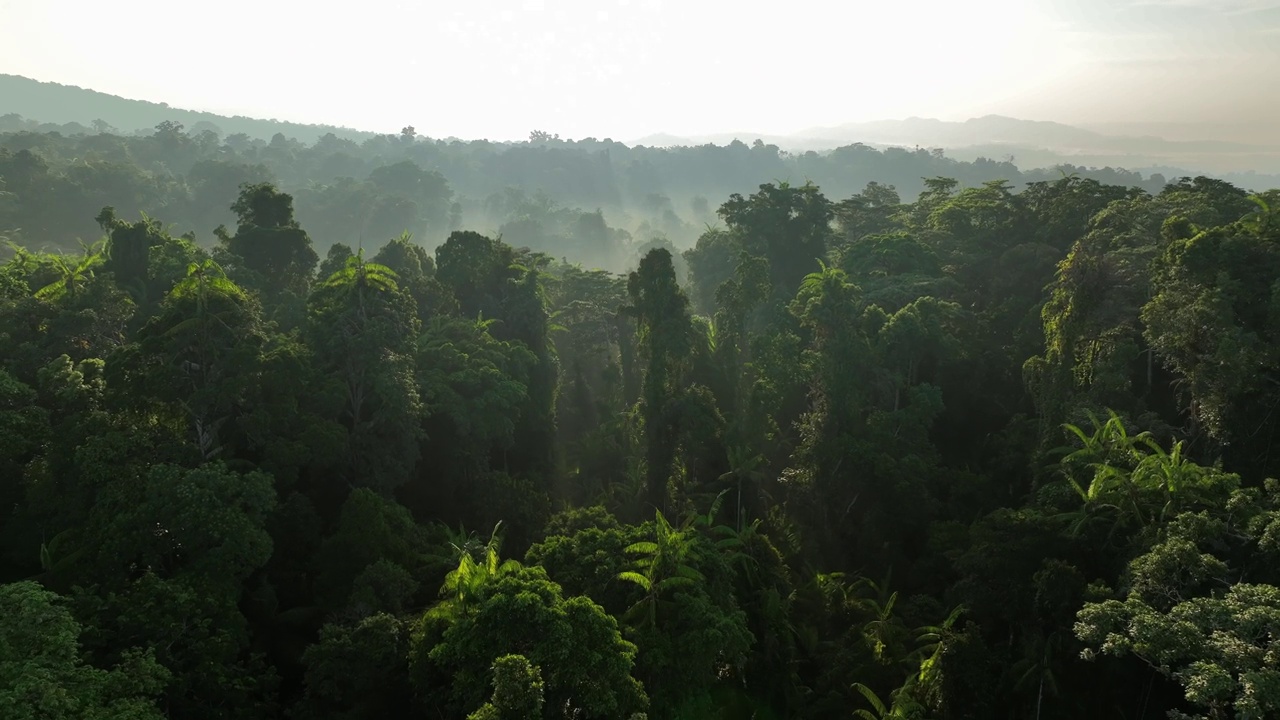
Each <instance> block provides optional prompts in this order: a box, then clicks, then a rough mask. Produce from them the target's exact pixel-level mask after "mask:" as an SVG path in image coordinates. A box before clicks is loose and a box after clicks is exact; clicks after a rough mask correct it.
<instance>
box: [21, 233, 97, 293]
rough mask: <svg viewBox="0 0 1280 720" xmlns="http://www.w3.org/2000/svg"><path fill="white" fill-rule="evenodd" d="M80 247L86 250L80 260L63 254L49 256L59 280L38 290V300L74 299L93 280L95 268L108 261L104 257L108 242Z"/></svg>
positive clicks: (82, 244)
mask: <svg viewBox="0 0 1280 720" xmlns="http://www.w3.org/2000/svg"><path fill="white" fill-rule="evenodd" d="M80 245H81V247H82V248H83V249H84V254H83V255H81V256H80V257H79V258H72V259H71V260H68V258H67V256H66V255H64V254H62V253H59V254H57V255H50V256H49V257H50V259H51V260H52V264H53V269H54V270H55V271H56V272H57V273H58V279H57V280H54V281H53V282H51V283H49V284H48V285H45V286H44V287H42V288H40V289H39V290H37V291H36V293H35V296H36V297H37V298H39V299H41V300H57V299H59V298H61V297H64V296H65V297H69V298H72V299H74V298H75V296H76V293H77V292H79V291H80V289H81V288H82V287H84V285H85V284H86V283H87V282H88V281H89V280H90V279H91V278H93V268H95V267H97V266H98V265H101V264H102V263H103V262H104V261H105V259H106V258H105V257H104V250H105V248H106V242H105V240H100V241H98V242H97V243H95V244H94V245H92V246H86V245H85V244H84V243H81V244H80Z"/></svg>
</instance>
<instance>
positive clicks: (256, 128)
mask: <svg viewBox="0 0 1280 720" xmlns="http://www.w3.org/2000/svg"><path fill="white" fill-rule="evenodd" d="M19 116H20V118H22V119H23V120H27V121H30V122H32V123H34V124H35V125H36V126H39V127H40V128H41V130H45V131H47V130H51V129H62V130H64V131H68V128H66V127H49V126H68V125H70V126H71V127H70V129H69V131H71V132H80V131H83V132H93V131H94V129H93V128H94V122H95V121H101V122H104V123H106V124H107V125H109V126H110V127H112V128H115V129H116V130H117V131H120V132H124V133H126V134H128V133H134V132H150V130H151V129H152V128H154V127H155V126H156V125H159V124H160V123H162V122H165V121H176V122H180V123H182V124H184V125H185V126H186V127H187V129H188V131H196V132H198V131H199V130H200V129H201V128H205V129H210V128H211V127H212V128H216V129H217V130H218V132H219V133H220V134H222V135H223V136H227V135H232V134H236V133H244V134H246V135H249V136H250V137H255V138H261V139H264V140H269V139H271V137H273V136H274V135H275V134H277V133H280V134H283V135H284V136H286V137H291V138H297V139H298V140H301V141H304V142H308V143H310V142H314V141H315V140H316V139H318V138H319V137H321V136H323V135H325V134H328V133H333V134H334V135H336V136H338V137H340V138H345V139H350V140H354V141H357V142H360V141H363V140H367V139H369V138H371V137H375V136H377V135H379V134H385V133H377V132H372V131H367V130H357V129H353V128H347V127H338V126H332V125H323V124H306V123H296V122H287V121H280V120H266V119H261V118H249V117H244V116H234V117H229V116H225V115H218V114H216V113H212V112H205V111H198V110H186V109H181V108H173V107H170V106H169V105H167V104H166V103H156V102H150V101H146V100H133V99H128V98H123V97H119V96H116V95H110V94H107V93H103V92H98V91H96V90H90V89H86V88H80V87H76V86H72V85H62V84H59V83H52V82H41V81H38V80H33V79H31V78H26V77H22V76H19V75H6V74H0V129H3V128H6V127H7V128H8V129H10V130H12V129H20V128H21V127H22V125H23V124H22V123H20V122H18V121H17V120H18V117H19ZM42 124H43V125H42ZM28 127H29V126H28ZM79 128H83V130H80V129H79ZM1158 131H1168V132H1169V133H1170V134H1172V135H1176V136H1177V137H1179V138H1182V139H1178V140H1169V139H1165V138H1163V137H1158V136H1156V135H1153V134H1150V133H1151V132H1158ZM1115 132H1145V133H1147V134H1142V135H1126V134H1113V133H1115ZM1233 134H1238V135H1240V136H1247V137H1249V138H1251V139H1257V138H1263V139H1266V140H1268V141H1270V140H1271V138H1272V135H1271V134H1270V133H1265V132H1262V131H1260V130H1259V129H1258V128H1254V127H1253V126H1248V127H1244V126H1233V125H1231V124H1230V123H1226V122H1224V123H1220V124H1216V125H1203V124H1201V125H1197V124H1191V123H1181V124H1179V123H1154V122H1153V123H1145V124H1142V123H1113V124H1110V125H1096V126H1093V127H1091V128H1084V127H1077V126H1074V125H1067V124H1063V123H1059V122H1052V121H1042V120H1020V119H1016V118H1011V117H1005V116H1001V115H986V116H983V117H979V118H972V119H969V120H966V121H963V122H954V121H946V120H937V119H932V118H921V117H910V118H906V119H903V120H878V121H873V122H860V123H845V124H841V125H834V126H826V127H813V128H809V129H807V130H803V131H800V132H797V133H793V134H790V135H777V134H762V133H749V132H726V133H714V134H707V135H696V136H677V135H674V134H669V133H658V134H654V135H649V136H646V137H643V138H639V139H636V140H632V141H630V142H629V143H628V144H631V145H645V146H649V147H675V146H690V145H705V144H708V143H711V144H716V145H728V144H730V143H732V142H733V141H735V140H738V141H741V142H744V143H748V144H751V143H753V142H754V141H755V140H761V141H762V142H764V143H766V144H771V145H776V146H778V147H779V148H780V149H782V150H786V151H788V152H805V151H810V150H812V151H819V152H821V151H826V150H831V149H834V148H837V147H842V146H847V145H852V144H854V143H862V144H865V145H868V146H871V147H874V148H878V149H883V148H886V147H890V146H899V147H924V148H942V149H943V150H945V151H946V153H947V155H948V156H949V157H953V158H955V159H957V160H973V159H976V158H978V157H986V158H991V159H998V160H1004V159H1008V158H1016V160H1017V162H1018V164H1019V165H1020V166H1023V167H1052V166H1056V165H1062V164H1070V165H1075V166H1087V167H1123V168H1126V169H1129V170H1146V171H1148V172H1154V171H1156V170H1155V169H1156V168H1160V169H1161V170H1159V171H1160V172H1164V170H1163V169H1166V168H1187V172H1188V173H1202V172H1203V173H1209V174H1215V175H1218V176H1222V177H1223V178H1224V179H1228V180H1232V181H1239V179H1240V178H1247V177H1249V176H1251V175H1255V174H1262V175H1264V176H1268V175H1277V174H1280V140H1277V141H1276V142H1268V143H1257V142H1233V141H1230V140H1223V139H1222V138H1223V137H1226V136H1234V135H1233ZM446 139H451V138H446Z"/></svg>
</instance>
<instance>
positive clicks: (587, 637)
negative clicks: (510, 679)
mask: <svg viewBox="0 0 1280 720" xmlns="http://www.w3.org/2000/svg"><path fill="white" fill-rule="evenodd" d="M474 608H475V609H474V610H473V611H472V612H470V613H467V614H465V615H463V616H461V617H458V618H457V619H455V620H453V621H451V622H448V623H447V625H445V626H444V627H443V629H442V630H441V629H439V627H438V626H437V629H435V630H431V629H427V630H426V631H425V633H424V634H423V635H422V636H421V637H420V638H419V640H418V641H417V645H416V648H415V651H414V653H415V662H416V663H419V664H420V665H419V667H420V668H421V671H426V670H428V667H426V666H424V665H422V664H424V663H425V664H429V667H430V668H432V669H434V670H435V671H436V672H439V673H442V674H443V676H444V677H452V678H453V682H452V687H451V688H450V689H449V691H448V697H447V700H446V702H447V703H448V705H449V707H451V708H454V709H455V710H456V711H457V712H459V713H462V712H466V708H478V707H480V706H481V705H482V704H483V703H484V701H485V697H486V696H487V694H488V693H487V692H486V690H487V688H488V686H489V672H490V668H491V667H492V666H493V664H494V662H495V661H496V660H498V658H501V657H504V656H506V655H511V654H519V655H522V656H524V657H525V658H526V659H527V661H528V662H529V663H530V664H532V665H536V666H538V667H540V668H542V680H543V686H544V696H545V698H546V701H545V703H544V705H543V715H542V717H550V716H551V714H552V713H556V714H559V713H562V712H566V711H567V712H570V713H575V714H580V716H581V717H584V718H616V717H628V716H629V715H631V714H632V713H634V712H637V711H641V710H643V709H644V707H645V705H646V697H645V694H644V691H643V689H642V688H641V685H640V683H639V682H637V681H636V680H635V679H634V678H633V677H632V676H631V670H632V665H633V660H634V658H635V646H634V645H632V644H631V643H629V642H627V641H626V640H623V639H622V636H621V635H620V634H619V633H618V626H617V622H616V621H615V620H614V619H613V618H612V617H610V616H609V615H607V614H605V612H604V611H603V610H602V609H601V608H600V606H599V605H596V604H595V603H594V602H592V601H591V600H589V599H588V598H585V597H573V598H567V599H566V598H564V597H563V596H562V594H561V590H560V587H559V586H558V585H556V584H555V583H553V582H551V581H550V580H549V579H547V575H546V573H545V572H544V571H543V570H542V569H541V568H519V569H515V570H512V571H511V572H507V573H503V574H500V575H498V576H497V577H496V578H495V579H494V580H492V581H491V582H487V583H485V584H484V585H483V586H481V587H480V588H479V592H478V594H477V595H476V596H475V598H474ZM432 638H438V640H436V641H434V642H433V641H432ZM421 687H422V686H421V685H420V688H421Z"/></svg>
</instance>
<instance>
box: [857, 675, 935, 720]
mask: <svg viewBox="0 0 1280 720" xmlns="http://www.w3.org/2000/svg"><path fill="white" fill-rule="evenodd" d="M853 688H854V689H855V690H857V691H858V692H859V693H861V694H862V697H864V698H866V700H867V703H868V704H870V705H871V708H872V709H871V710H867V709H866V708H859V709H857V710H854V711H853V714H854V715H855V716H857V717H859V718H862V719H863V720H900V719H901V720H906V719H907V718H910V719H912V720H915V719H918V718H923V717H924V708H923V707H922V706H921V705H920V703H918V702H916V700H915V697H914V696H913V691H914V689H915V678H914V676H912V677H909V678H907V681H906V683H905V684H904V685H903V686H902V687H900V688H898V689H897V690H894V691H893V693H892V696H891V699H890V703H891V704H890V705H888V706H886V705H885V703H884V701H883V700H881V699H880V696H879V695H876V693H875V691H874V690H872V689H871V688H869V687H867V686H866V685H863V684H862V683H854V684H853ZM872 710H874V712H872Z"/></svg>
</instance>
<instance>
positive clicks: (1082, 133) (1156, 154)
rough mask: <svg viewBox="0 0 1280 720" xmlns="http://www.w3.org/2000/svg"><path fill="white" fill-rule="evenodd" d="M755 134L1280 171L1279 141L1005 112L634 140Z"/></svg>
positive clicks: (1052, 159) (808, 144)
mask: <svg viewBox="0 0 1280 720" xmlns="http://www.w3.org/2000/svg"><path fill="white" fill-rule="evenodd" d="M1117 127H1133V128H1138V127H1142V126H1117ZM1215 131H1216V132H1219V133H1220V132H1224V129H1223V128H1215ZM1226 131H1229V128H1227V130H1226ZM1191 132H1192V131H1191V130H1189V129H1188V127H1187V126H1182V127H1181V128H1180V134H1182V135H1183V136H1186V135H1187V134H1189V133H1191ZM1250 134H1251V135H1253V133H1250ZM757 137H758V138H760V139H761V140H763V141H764V142H766V143H771V144H774V145H777V146H778V147H779V148H781V149H783V150H788V151H792V152H797V151H807V150H815V151H821V150H829V149H832V148H835V147H840V146H842V145H849V144H852V143H859V142H860V143H864V144H867V145H870V146H873V147H885V146H890V145H897V146H905V147H926V148H935V147H936V148H942V149H944V150H946V151H947V154H948V155H949V156H952V157H956V158H958V159H971V157H976V156H979V155H985V156H987V157H1003V156H1005V155H1016V156H1021V157H1034V158H1036V159H1035V160H1034V161H1033V162H1036V163H1042V164H1057V163H1074V164H1098V165H1116V166H1124V167H1128V168H1130V169H1135V168H1140V167H1153V166H1167V165H1182V166H1189V167H1193V168H1197V169H1201V170H1204V171H1213V172H1247V171H1250V170H1252V171H1258V172H1280V144H1270V145H1263V144H1257V143H1247V142H1232V141H1227V140H1221V139H1184V140H1166V139H1164V138H1161V137H1157V136H1154V135H1142V136H1133V135H1112V134H1106V133H1103V132H1100V131H1098V130H1092V129H1085V128H1080V127H1075V126H1072V125H1066V124H1063V123H1058V122H1051V121H1043V120H1020V119H1016V118H1010V117H1005V116H1002V115H986V116H983V117H979V118H971V119H969V120H965V121H963V122H954V121H947V120H936V119H933V118H920V117H910V118H906V119H905V120H877V121H873V122H861V123H845V124H843V125H836V126H829V127H814V128H809V129H807V130H802V131H800V132H797V133H793V134H791V135H781V136H780V135H754V134H751V133H722V134H716V135H706V136H694V137H685V138H680V137H675V136H673V135H667V134H659V135H651V136H648V137H645V138H641V139H639V140H637V141H636V142H637V143H638V144H642V145H698V144H704V143H706V142H717V143H720V142H731V141H732V140H734V139H739V140H742V141H745V142H750V141H751V140H753V139H755V138H757Z"/></svg>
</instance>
